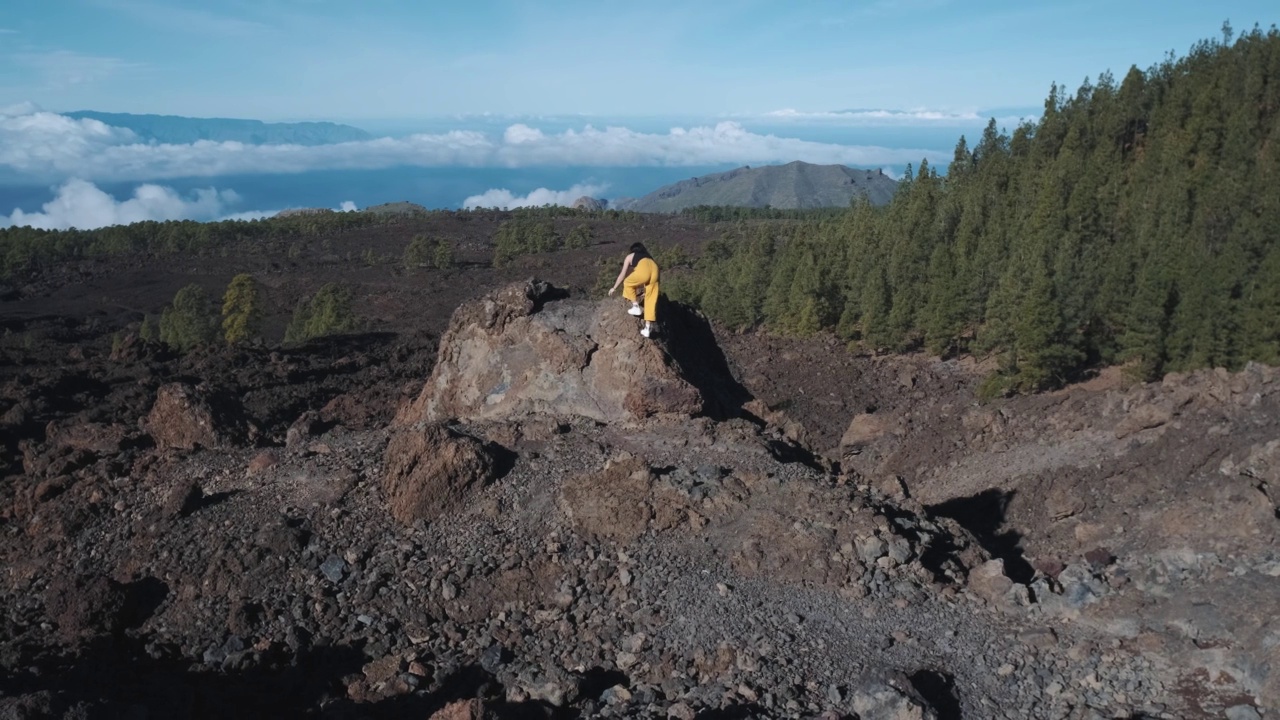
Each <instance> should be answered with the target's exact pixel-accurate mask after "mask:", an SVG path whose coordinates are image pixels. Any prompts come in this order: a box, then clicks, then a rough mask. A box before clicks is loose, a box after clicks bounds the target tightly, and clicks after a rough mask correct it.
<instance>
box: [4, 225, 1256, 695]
mask: <svg viewBox="0 0 1280 720" xmlns="http://www.w3.org/2000/svg"><path fill="white" fill-rule="evenodd" d="M500 219H501V215H499V214H495V215H494V217H492V218H485V217H480V218H474V219H471V220H468V221H465V222H463V221H459V220H458V219H456V218H454V219H449V218H443V219H433V220H430V221H421V222H420V223H419V224H414V223H406V224H405V225H402V226H391V227H384V228H379V229H376V230H372V231H362V232H360V233H351V234H348V235H344V236H337V237H333V238H329V239H327V240H321V241H317V242H316V243H315V244H314V245H313V246H308V247H305V248H302V249H301V251H295V252H292V253H289V252H284V250H286V249H287V245H286V246H282V248H279V249H280V250H281V252H278V253H277V252H275V251H274V250H272V249H270V248H264V249H263V251H262V252H261V253H259V254H256V255H253V256H251V257H242V258H235V257H221V256H219V257H201V258H188V259H174V258H163V259H155V258H115V259H108V260H86V261H84V262H82V263H80V265H79V266H77V267H75V268H62V269H59V270H57V271H50V272H47V273H44V274H41V275H39V276H33V277H27V278H25V279H24V280H23V282H21V283H19V293H18V294H19V296H20V297H18V298H17V299H11V300H7V301H4V302H3V303H0V325H3V327H4V328H6V330H7V335H6V336H5V337H4V339H3V343H2V344H0V431H2V432H3V437H4V441H3V442H4V447H3V455H2V456H0V463H2V464H0V477H2V478H3V479H0V568H2V571H0V717H19V718H37V717H40V718H43V717H90V718H95V717H102V718H115V717H138V718H148V717H150V718H155V717H165V718H167V717H297V716H320V717H339V718H359V717H406V716H410V717H424V718H425V717H432V716H433V713H439V715H438V716H439V717H459V718H461V717H598V716H599V717H609V716H613V717H634V716H652V717H664V718H665V717H673V718H693V717H811V716H820V715H824V714H825V716H827V717H860V718H989V717H1008V718H1027V717H1037V718H1039V717H1063V718H1067V717H1071V718H1119V717H1124V718H1137V717H1168V718H1183V717H1186V718H1199V717H1205V718H1208V717H1213V718H1220V717H1224V716H1225V717H1229V718H1233V719H1234V720H1241V719H1245V718H1257V717H1270V716H1272V715H1273V714H1275V713H1276V712H1277V710H1276V705H1277V703H1280V670H1274V669H1273V668H1280V626H1277V624H1276V620H1275V619H1274V618H1276V617H1280V613H1278V612H1277V611H1280V607H1277V605H1278V604H1280V552H1278V551H1277V545H1276V529H1277V523H1278V522H1280V521H1278V520H1277V517H1278V516H1277V510H1276V493H1277V492H1280V491H1278V490H1277V489H1276V488H1277V486H1278V485H1280V375H1278V374H1277V372H1276V371H1275V370H1274V369H1271V368H1264V367H1258V366H1251V367H1250V368H1248V369H1246V370H1245V371H1244V372H1241V373H1236V374H1231V373H1226V372H1225V371H1216V372H1215V371H1204V372H1198V373H1194V374H1191V375H1188V376H1171V377H1169V378H1166V379H1165V381H1164V382H1162V383H1155V384H1151V385H1137V386H1130V385H1127V384H1126V383H1125V382H1123V378H1122V377H1121V376H1120V374H1119V373H1115V372H1110V371H1108V372H1105V373H1103V374H1102V376H1100V377H1099V378H1097V379H1095V380H1094V381H1091V382H1090V383H1087V384H1084V385H1080V386H1075V387H1071V388H1067V389H1065V390H1063V391H1060V392H1056V393H1051V394H1046V395H1043V396H1038V397H1026V398H1014V399H1010V400H1004V401H998V402H994V403H990V404H980V403H978V402H977V401H976V399H975V397H974V389H975V387H976V385H977V383H978V381H979V380H980V379H981V372H982V368H981V366H980V363H977V362H975V361H973V360H972V359H960V360H952V361H945V362H944V361H939V360H937V359H934V358H928V357H923V356H912V357H892V358H885V357H881V358H866V357H856V356H853V355H850V354H849V353H848V352H847V351H846V350H845V348H844V347H843V345H842V344H840V343H839V342H837V341H835V340H833V339H830V338H824V337H819V338H804V339H798V338H776V337H770V336H766V335H760V334H750V333H749V334H743V335H733V334H724V333H717V335H716V343H712V342H710V341H700V342H703V343H704V344H705V347H701V348H699V349H698V352H699V353H700V354H703V355H707V356H708V357H710V358H711V359H712V360H716V361H717V362H718V358H719V356H720V354H721V353H723V360H724V362H725V363H726V364H727V367H728V368H729V373H731V374H732V376H733V377H716V378H707V377H690V376H687V375H686V378H687V379H689V381H690V382H691V383H692V384H694V385H695V386H697V387H698V388H700V389H704V390H705V389H706V388H708V387H711V385H715V386H716V387H728V386H730V385H733V384H734V383H735V382H736V383H740V384H741V387H740V388H738V390H735V391H734V393H730V394H729V395H726V397H728V396H732V397H735V398H737V400H736V402H737V403H739V404H740V407H736V408H735V409H734V411H733V412H730V413H727V414H726V413H719V414H718V415H717V416H718V417H719V416H723V417H722V419H720V420H713V419H711V418H709V417H690V416H689V415H688V414H679V413H666V414H661V413H660V414H657V415H652V416H648V417H635V418H632V419H629V420H625V421H619V422H608V423H605V422H600V421H598V420H593V419H591V418H589V417H584V416H582V415H573V414H561V413H558V412H556V410H555V408H556V405H555V403H554V402H552V401H549V404H548V405H546V407H545V410H543V411H539V412H535V413H529V412H525V411H522V412H521V413H520V414H516V415H511V416H504V417H493V416H492V415H491V414H488V415H484V419H474V418H473V419H471V420H466V419H463V420H460V421H456V422H446V423H444V424H442V425H424V424H422V423H419V422H417V420H416V419H413V418H408V419H406V418H405V417H403V413H402V417H401V420H400V422H396V421H394V420H393V418H395V416H396V414H397V412H401V411H402V410H403V409H404V408H406V407H408V406H409V405H410V403H412V402H413V401H414V400H415V399H416V398H418V397H419V395H420V393H421V392H422V391H423V388H424V384H426V382H427V380H428V377H429V376H430V375H431V372H432V369H433V367H434V365H435V362H436V358H437V353H438V351H439V349H440V348H439V344H440V342H441V341H440V338H441V335H442V334H444V331H445V329H446V327H447V326H448V322H449V317H450V314H451V313H452V312H453V310H454V308H456V307H457V306H458V305H459V304H460V303H463V302H464V301H471V300H474V299H476V298H478V297H479V296H481V295H482V294H484V293H486V292H489V291H491V290H493V289H495V288H497V287H499V286H501V285H504V284H506V283H507V282H509V281H512V280H520V279H523V278H526V277H529V276H531V275H537V276H539V277H541V278H542V279H545V280H550V281H551V282H552V283H554V284H556V285H560V286H563V287H568V288H570V289H571V292H570V294H569V297H568V298H567V299H565V300H562V301H555V302H548V303H546V305H545V308H543V307H541V306H540V307H539V308H537V309H534V310H532V311H531V312H533V313H534V315H535V316H536V315H537V313H550V314H551V315H554V316H555V317H557V318H559V317H561V316H562V315H563V316H565V317H569V316H571V315H572V313H575V312H578V313H591V312H594V310H593V308H595V307H597V303H599V302H609V303H616V302H618V301H613V300H609V301H606V300H603V299H599V298H596V297H594V296H592V295H590V294H589V293H588V289H589V288H591V287H592V286H593V285H594V283H595V280H596V277H597V275H598V274H599V273H600V272H601V269H602V267H604V268H607V269H606V270H605V271H606V272H613V271H616V263H617V262H618V261H620V258H621V254H622V252H623V248H625V247H626V245H627V244H629V243H630V242H633V241H635V240H641V241H644V242H646V243H649V244H650V247H653V246H654V245H661V244H665V243H674V244H680V245H684V246H687V247H689V248H690V249H691V250H696V249H697V248H698V247H699V246H700V245H701V243H703V242H704V241H705V240H707V239H709V238H711V237H714V236H716V235H718V234H719V230H718V229H717V228H714V227H706V226H698V225H692V224H686V223H683V222H681V221H677V220H672V219H664V218H656V219H653V220H652V221H644V222H636V223H621V224H616V225H614V224H607V223H603V224H600V225H598V226H597V227H596V228H595V233H596V235H597V237H599V238H601V241H600V243H599V244H598V245H597V246H595V247H593V248H590V249H588V250H583V251H577V252H572V253H551V254H546V255H539V256H530V257H526V258H522V259H521V261H520V262H518V263H517V264H516V266H514V267H511V268H506V269H502V270H495V269H492V268H489V267H487V266H486V265H485V262H486V261H487V258H488V257H489V256H490V255H491V248H490V246H489V237H490V236H491V234H492V232H493V230H494V229H495V228H496V226H497V222H498V221H499V220H500ZM559 222H563V223H565V226H566V228H568V227H572V226H573V225H574V224H576V222H575V221H572V220H565V219H562V220H561V221H559ZM422 232H428V233H435V234H438V235H442V236H445V237H449V238H451V239H452V240H453V241H455V243H456V244H457V246H458V247H459V248H460V259H461V260H462V263H461V266H460V268H458V269H455V270H449V271H415V272H414V273H405V272H404V271H403V269H401V268H400V267H399V264H398V258H399V256H400V253H402V251H403V248H404V246H405V245H407V243H408V241H409V239H410V238H411V237H412V236H413V235H415V234H417V233H422ZM366 248H372V249H373V250H374V252H375V254H376V255H378V256H380V257H384V258H386V260H385V262H380V263H378V264H375V265H374V266H372V267H366V266H364V265H363V264H362V263H361V262H360V260H359V258H360V257H361V256H362V254H363V253H364V250H365V249H366ZM291 256H292V257H291ZM348 258H350V259H348ZM602 263H607V264H606V265H602ZM242 271H248V272H251V273H253V274H254V275H255V277H257V278H258V279H259V280H260V281H261V282H262V283H263V284H264V285H265V286H266V287H267V289H268V297H269V298H270V300H271V302H272V306H273V313H272V322H271V324H270V325H269V333H274V335H272V337H278V336H279V333H280V332H281V329H282V327H283V324H284V322H285V320H286V319H287V316H288V313H289V312H291V310H292V307H293V304H294V303H295V302H296V300H297V299H298V298H300V297H302V296H305V295H306V294H308V293H309V292H312V291H314V290H315V289H316V288H318V287H319V286H320V285H321V284H323V283H324V282H327V281H330V280H338V279H341V280H344V281H347V282H350V283H352V284H353V285H354V287H355V288H356V291H357V295H358V297H359V298H360V307H361V310H362V313H363V314H364V315H365V317H366V318H368V319H369V320H370V323H369V329H368V331H367V332H364V333H361V334H357V335H351V336H344V337H338V338H331V339H325V340H320V341H316V342H314V343H311V344H309V345H306V346H303V347H296V348H276V347H250V348H241V349H234V350H230V349H222V350H208V351H200V352H197V353H195V354H193V355H190V356H187V357H177V356H175V355H173V354H171V353H169V352H168V351H167V350H165V349H164V348H161V347H158V346H152V345H147V344H146V343H142V342H140V341H138V340H137V339H136V338H133V337H128V336H127V333H124V334H122V335H121V336H120V339H119V340H117V342H116V343H115V348H114V351H113V349H112V334H113V333H116V332H117V331H119V330H122V329H126V328H127V327H128V326H129V325H130V324H131V323H132V324H136V323H137V322H138V321H139V320H140V319H141V317H142V314H143V313H153V314H155V313H158V312H159V310H160V309H161V308H162V306H163V304H164V303H165V302H167V301H168V300H169V299H170V298H171V297H172V295H173V293H174V292H176V290H177V289H178V288H180V287H181V286H183V285H185V284H187V283H189V282H193V281H194V282H200V283H202V284H205V285H206V286H207V288H208V289H209V290H210V291H211V294H219V295H220V293H221V291H222V289H223V288H224V287H225V285H226V282H227V281H228V280H229V279H230V277H231V276H232V275H234V274H235V273H237V272H242ZM557 303H558V304H557ZM608 307H612V305H610V306H606V309H607V308H608ZM617 312H618V313H619V314H621V313H622V308H621V306H617ZM557 313H558V314H559V315H556V314H557ZM469 317H470V316H469ZM583 317H587V316H583ZM606 317H611V316H606ZM535 319H536V317H535ZM556 322H557V323H560V325H558V327H587V326H588V325H589V324H583V323H584V322H586V321H585V320H582V319H581V318H580V319H579V320H577V321H574V322H568V321H563V320H560V319H558V320H556ZM592 322H594V321H592ZM575 323H577V324H575ZM509 325H510V327H512V328H516V327H524V326H520V325H519V323H509ZM589 326H590V327H591V328H592V330H591V332H592V333H594V335H593V338H594V339H593V346H592V349H591V350H590V351H589V352H588V353H587V354H586V355H585V358H586V360H584V361H583V362H584V365H583V366H582V367H576V366H574V365H573V364H572V363H570V364H568V365H563V366H562V365H556V367H557V368H559V369H557V370H555V372H561V373H566V375H565V377H566V383H568V382H569V379H570V378H571V375H572V373H575V372H583V373H587V374H588V375H590V374H591V373H601V372H608V370H607V368H610V367H619V368H621V367H627V365H626V364H625V363H622V361H621V360H618V361H617V362H615V364H614V365H609V364H608V363H606V362H605V361H606V360H608V359H609V358H610V357H615V356H616V357H617V358H622V359H626V358H627V357H630V356H631V355H633V354H634V353H635V350H634V347H635V346H634V345H633V344H629V343H634V342H635V339H634V338H631V337H630V336H627V337H623V336H622V335H620V334H619V333H625V332H631V331H630V330H628V329H627V328H629V327H630V325H629V323H628V322H626V321H625V319H624V321H622V322H615V321H613V320H609V322H607V323H604V324H596V325H589ZM619 328H621V329H619ZM512 332H515V331H514V330H513V331H512ZM519 332H524V333H527V332H528V330H521V331H519ZM677 335H678V334H677ZM459 337H461V336H460V335H459ZM468 337H471V338H472V339H471V340H469V342H492V343H493V345H492V346H491V347H489V352H477V353H473V354H472V355H468V357H477V358H482V360H477V361H473V362H492V363H494V366H493V368H492V372H493V373H496V375H495V377H501V374H502V372H504V370H503V368H506V372H508V373H509V372H510V369H511V368H513V367H516V365H512V364H511V363H510V361H509V360H507V359H504V358H505V357H507V356H504V355H503V353H504V352H508V351H510V349H511V348H517V349H518V348H519V347H521V346H522V345H521V343H525V342H529V341H530V336H529V335H527V334H525V335H518V334H517V335H511V334H507V335H503V334H501V333H499V334H496V335H493V336H492V338H491V339H489V340H483V339H476V336H468ZM547 337H548V338H553V337H554V333H552V334H548V335H547ZM685 337H694V336H693V335H689V334H686V335H685ZM678 340H679V337H678V336H677V337H671V338H666V339H663V340H662V341H661V342H662V343H667V344H661V345H659V346H658V347H659V348H663V349H664V350H663V352H666V353H667V357H669V358H675V357H683V355H681V351H682V350H684V349H681V348H675V347H673V346H672V345H670V344H669V343H674V342H678ZM539 342H543V341H539ZM567 342H569V346H571V347H572V346H573V343H574V342H576V341H575V340H574V339H573V338H569V339H568V340H567ZM717 344H718V347H716V345H717ZM610 353H613V354H614V355H610ZM454 355H456V353H455V354H454ZM512 357H516V356H512ZM520 357H522V358H523V359H521V360H520V362H521V363H524V364H522V365H519V367H522V368H533V369H534V370H538V368H539V366H538V359H537V358H538V356H537V355H535V356H533V359H532V360H530V359H529V358H528V357H524V356H520ZM597 361H599V362H601V363H604V364H602V365H599V367H600V368H606V370H598V371H597V370H590V369H584V368H587V364H589V363H596V362H597ZM548 362H550V360H549V359H548ZM556 362H560V361H558V360H557V361H556ZM504 363H505V364H504ZM592 367H595V365H592ZM645 367H649V368H650V369H649V370H646V371H645V372H646V373H655V372H671V373H675V376H673V377H676V378H677V379H679V377H680V376H681V375H680V374H681V373H686V374H687V373H702V374H704V375H705V374H706V373H707V372H710V371H708V370H707V369H706V368H714V367H719V366H718V365H716V363H715V362H713V363H710V364H699V365H698V366H697V367H698V368H701V369H698V370H696V371H695V370H694V369H693V366H692V365H689V364H688V363H686V364H685V365H681V364H680V363H679V362H674V363H668V364H667V366H666V369H662V368H658V369H653V368H652V366H645ZM543 369H544V370H545V368H543ZM471 370H473V371H474V372H475V376H476V377H486V375H485V373H486V372H490V370H487V369H484V368H481V369H480V370H477V369H476V368H474V367H473V368H471ZM548 372H549V371H548ZM590 376H591V377H593V378H595V380H593V382H597V384H596V385H592V386H591V387H610V386H609V385H608V382H616V383H623V384H625V383H626V382H630V381H633V380H634V378H633V377H631V376H630V375H628V374H626V373H624V374H623V375H622V376H619V377H616V378H612V379H611V378H605V379H604V380H600V379H599V378H597V377H596V376H595V375H590ZM584 377H587V376H586V375H584ZM511 380H512V378H510V377H508V378H506V380H504V382H505V383H506V384H502V383H498V384H497V385H496V386H497V387H502V388H506V387H508V386H510V385H511ZM606 381H607V382H606ZM600 382H605V384H604V385H600V384H599V383H600ZM531 387H532V386H531ZM537 387H539V388H542V389H540V390H537V392H545V391H546V390H545V388H546V387H547V386H545V385H541V386H537ZM494 392H499V393H500V392H505V390H503V391H496V390H495V391H494ZM495 397H497V396H496V395H491V396H490V400H488V401H482V402H489V403H490V406H492V402H493V401H494V400H493V398H495ZM481 414H483V413H479V412H477V413H476V414H475V417H477V418H478V417H479V416H480V415H481Z"/></svg>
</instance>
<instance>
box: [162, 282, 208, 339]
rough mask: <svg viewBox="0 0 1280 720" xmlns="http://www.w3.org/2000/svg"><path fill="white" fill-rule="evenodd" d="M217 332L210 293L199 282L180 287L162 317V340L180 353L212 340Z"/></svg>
mask: <svg viewBox="0 0 1280 720" xmlns="http://www.w3.org/2000/svg"><path fill="white" fill-rule="evenodd" d="M217 334H218V331H217V324H216V320H215V319H214V315H213V311H212V309H211V308H210V305H209V296H208V295H207V294H206V293H205V291H204V288H202V287H200V286H199V285H195V284H192V285H188V286H186V287H184V288H182V289H181V290H179V291H178V293H177V294H176V295H174V296H173V304H172V305H170V306H169V307H167V308H165V310H164V313H163V314H162V315H161V316H160V341H161V342H163V343H165V344H166V345H169V346H170V347H172V348H174V349H176V350H178V351H180V352H189V351H191V350H192V349H194V348H196V347H198V346H200V345H207V344H209V343H212V342H213V341H214V339H215V338H216V337H217Z"/></svg>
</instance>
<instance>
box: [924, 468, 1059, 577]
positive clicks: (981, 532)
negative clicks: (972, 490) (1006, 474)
mask: <svg viewBox="0 0 1280 720" xmlns="http://www.w3.org/2000/svg"><path fill="white" fill-rule="evenodd" d="M1012 499H1013V492H1004V491H1002V490H994V489H993V490H984V491H983V492H980V493H978V494H977V495H970V496H968V497H961V498H955V499H954V500H948V501H946V502H944V503H939V504H937V505H930V506H928V507H926V508H925V509H926V510H927V511H928V512H929V513H930V514H932V515H937V516H941V517H948V518H951V519H952V520H955V521H956V522H958V523H960V525H961V526H963V527H964V529H966V530H968V531H969V532H971V533H973V535H974V537H975V538H977V540H978V543H979V544H980V545H982V547H983V549H984V550H986V551H987V552H988V553H990V554H991V556H992V557H993V558H999V559H1001V560H1003V561H1004V572H1005V574H1006V575H1008V577H1009V579H1010V580H1012V581H1014V582H1016V583H1020V584H1023V585H1025V584H1027V583H1029V582H1031V578H1032V577H1034V576H1035V569H1034V568H1032V567H1031V563H1029V562H1027V559H1026V557H1025V556H1024V555H1023V553H1022V534H1021V533H1019V532H1016V531H1013V530H1005V529H1004V519H1005V512H1006V510H1007V509H1008V507H1009V501H1011V500H1012Z"/></svg>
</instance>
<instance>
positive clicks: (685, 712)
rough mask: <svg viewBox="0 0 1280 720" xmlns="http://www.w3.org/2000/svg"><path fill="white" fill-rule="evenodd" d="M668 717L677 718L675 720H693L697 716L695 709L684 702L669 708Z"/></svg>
mask: <svg viewBox="0 0 1280 720" xmlns="http://www.w3.org/2000/svg"><path fill="white" fill-rule="evenodd" d="M667 717H669V718H675V720H693V718H694V717H695V716H694V712H693V708H691V707H689V706H688V705H686V704H684V703H682V702H678V703H676V704H675V705H672V706H671V707H669V708H667Z"/></svg>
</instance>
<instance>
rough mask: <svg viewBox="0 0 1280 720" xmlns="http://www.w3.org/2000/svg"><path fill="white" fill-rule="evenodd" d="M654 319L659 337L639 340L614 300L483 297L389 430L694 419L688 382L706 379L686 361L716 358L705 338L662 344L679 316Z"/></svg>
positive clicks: (464, 312)
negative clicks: (473, 423) (469, 423)
mask: <svg viewBox="0 0 1280 720" xmlns="http://www.w3.org/2000/svg"><path fill="white" fill-rule="evenodd" d="M664 311H665V312H666V313H667V316H668V317H663V318H661V319H662V321H663V324H662V331H661V332H659V334H658V336H657V337H654V338H651V339H646V338H644V337H641V335H640V332H639V330H640V328H639V325H638V323H637V321H636V319H635V318H634V317H632V316H630V315H628V314H627V313H626V312H625V306H624V305H623V304H622V303H621V302H619V301H617V300H611V301H603V300H587V299H569V298H568V293H567V292H565V291H562V290H557V289H555V288H553V287H551V286H549V285H547V284H545V283H540V282H537V281H533V280H530V281H528V282H525V283H519V284H515V285H510V286H508V287H506V288H503V289H501V290H498V291H496V292H493V293H490V294H488V295H486V296H484V297H483V298H481V299H479V300H477V301H474V302H471V303H467V304H464V305H462V306H461V307H459V308H458V309H457V310H456V311H455V312H454V314H453V318H452V320H451V321H450V325H449V329H448V330H447V331H446V332H445V334H444V336H443V337H442V338H441V340H440V351H439V357H438V359H437V362H436V366H435V368H434V369H433V370H432V373H431V377H430V379H429V380H428V381H427V383H426V386H425V387H424V388H423V389H422V392H421V394H420V395H419V396H418V398H417V399H416V400H415V401H413V402H412V403H411V404H409V405H407V406H406V407H404V408H402V409H401V411H400V412H399V413H398V415H397V422H398V423H399V424H405V423H413V422H419V421H439V420H444V419H447V418H460V419H466V420H497V419H507V418H512V417H516V416H522V415H529V414H539V415H554V416H583V417H588V418H591V419H593V420H596V421H599V422H617V421H625V420H634V419H638V418H644V417H648V416H652V415H659V414H668V413H672V414H679V415H685V416H689V415H698V414H702V413H703V412H704V411H705V410H706V409H707V406H708V400H707V398H706V397H705V396H704V393H703V392H702V390H700V389H699V387H697V386H696V385H695V383H694V378H695V377H696V376H698V375H699V374H701V375H702V376H704V377H705V376H706V375H708V374H709V373H708V372H707V371H705V370H700V368H697V367H693V368H689V367H687V366H688V365H690V364H692V362H697V359H696V358H695V360H694V361H692V362H691V361H690V360H689V359H688V358H689V357H690V356H691V355H703V356H709V355H712V354H713V353H714V354H718V352H719V351H718V348H716V347H715V344H714V339H710V338H711V335H710V333H709V332H708V333H706V334H705V335H704V336H702V337H698V336H696V335H693V334H691V333H689V332H680V333H679V334H680V335H681V337H680V339H679V340H678V341H674V340H669V338H670V335H668V334H667V332H668V330H671V329H673V328H675V329H680V321H681V320H682V319H683V320H687V317H686V316H687V315H688V314H689V311H687V310H682V309H679V308H678V306H675V304H674V303H666V304H665V306H664ZM672 316H674V317H672ZM668 318H670V319H671V320H672V321H673V322H672V323H668V322H667V320H668ZM671 334H675V332H672V333H671ZM676 343H682V344H684V346H683V347H676Z"/></svg>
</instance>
